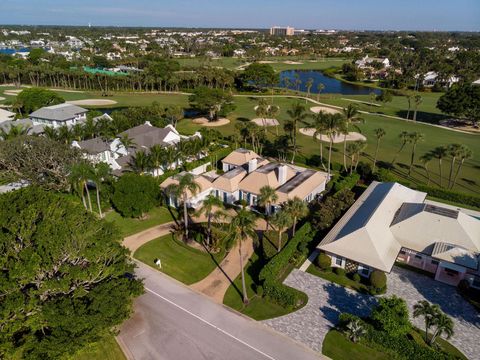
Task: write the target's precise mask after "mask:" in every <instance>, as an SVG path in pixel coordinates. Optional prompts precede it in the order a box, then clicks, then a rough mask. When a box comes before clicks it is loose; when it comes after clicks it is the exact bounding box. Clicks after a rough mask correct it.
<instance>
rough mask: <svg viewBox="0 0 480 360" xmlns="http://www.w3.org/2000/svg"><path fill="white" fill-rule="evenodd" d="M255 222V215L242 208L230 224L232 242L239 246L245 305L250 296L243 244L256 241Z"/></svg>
mask: <svg viewBox="0 0 480 360" xmlns="http://www.w3.org/2000/svg"><path fill="white" fill-rule="evenodd" d="M255 221H256V218H255V214H254V213H253V212H251V211H249V210H247V209H245V208H244V207H242V208H241V209H240V210H237V212H236V214H235V216H234V217H233V218H232V220H231V223H230V236H231V240H232V241H233V242H234V243H236V244H238V253H239V258H240V259H239V260H240V269H241V274H242V294H243V302H244V303H245V304H246V303H248V295H247V287H246V285H245V271H244V269H243V251H242V243H243V242H244V241H246V240H247V238H252V239H255V238H256V237H257V233H256V232H255Z"/></svg>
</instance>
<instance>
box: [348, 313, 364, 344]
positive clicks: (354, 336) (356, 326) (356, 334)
mask: <svg viewBox="0 0 480 360" xmlns="http://www.w3.org/2000/svg"><path fill="white" fill-rule="evenodd" d="M365 333H366V330H365V329H364V327H363V326H362V323H361V322H360V320H358V319H355V320H351V321H350V322H349V323H348V324H347V325H346V326H345V334H346V335H347V337H348V338H349V339H350V341H352V342H354V343H356V342H357V341H358V340H360V338H361V337H362V336H363V335H365Z"/></svg>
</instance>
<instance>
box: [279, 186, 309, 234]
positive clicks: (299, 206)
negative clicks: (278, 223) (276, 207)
mask: <svg viewBox="0 0 480 360" xmlns="http://www.w3.org/2000/svg"><path fill="white" fill-rule="evenodd" d="M283 211H285V212H286V213H287V214H288V215H289V216H290V217H291V218H292V219H293V227H292V236H294V235H295V229H296V227H297V221H298V219H300V218H302V217H304V216H306V215H307V214H308V207H307V204H306V203H305V202H304V201H302V200H301V199H300V198H298V197H296V196H295V197H294V198H293V199H289V200H288V201H287V202H286V204H285V205H284V207H283Z"/></svg>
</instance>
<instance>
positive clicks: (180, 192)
mask: <svg viewBox="0 0 480 360" xmlns="http://www.w3.org/2000/svg"><path fill="white" fill-rule="evenodd" d="M199 191H200V185H198V183H197V182H196V181H195V177H194V176H193V175H192V174H190V173H185V174H184V175H181V176H179V178H178V184H172V185H169V187H168V188H167V193H169V194H171V195H174V196H175V197H176V198H177V199H178V198H182V202H183V224H184V226H185V240H188V209H187V200H188V195H189V193H190V196H195V195H196V194H197V193H198V192H199Z"/></svg>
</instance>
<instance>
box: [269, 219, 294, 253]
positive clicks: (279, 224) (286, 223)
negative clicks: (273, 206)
mask: <svg viewBox="0 0 480 360" xmlns="http://www.w3.org/2000/svg"><path fill="white" fill-rule="evenodd" d="M270 223H271V224H272V226H273V227H274V228H275V230H276V231H277V232H278V244H277V246H278V248H277V252H280V250H282V235H283V233H284V232H285V231H286V230H287V229H288V228H289V227H290V226H292V224H293V219H292V218H291V217H290V215H289V214H288V212H286V211H284V210H280V211H277V212H276V213H275V214H274V215H273V217H272V219H271V220H270Z"/></svg>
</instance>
